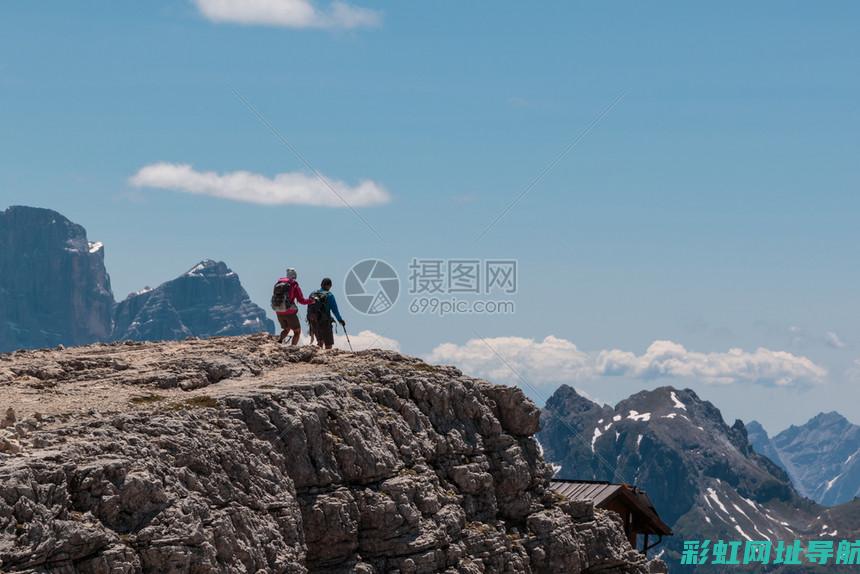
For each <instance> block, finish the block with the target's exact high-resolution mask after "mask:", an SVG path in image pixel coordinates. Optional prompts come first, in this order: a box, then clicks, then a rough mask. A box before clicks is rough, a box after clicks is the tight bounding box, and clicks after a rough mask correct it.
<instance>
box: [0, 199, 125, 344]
mask: <svg viewBox="0 0 860 574" xmlns="http://www.w3.org/2000/svg"><path fill="white" fill-rule="evenodd" d="M113 304H114V300H113V294H112V292H111V286H110V278H109V277H108V274H107V272H106V271H105V266H104V249H103V247H102V245H101V243H97V242H95V243H94V242H90V241H89V240H88V239H87V233H86V231H85V230H84V228H83V227H81V226H80V225H76V224H74V223H72V222H71V221H69V220H68V219H66V218H65V217H63V216H62V215H60V214H59V213H57V212H55V211H51V210H49V209H37V208H33V207H10V208H9V209H7V210H6V211H2V212H0V352H4V351H11V350H14V349H19V348H36V347H49V346H55V345H58V344H60V343H63V344H67V345H82V344H86V343H91V342H93V341H98V340H104V339H107V338H108V337H109V336H110V333H111V313H112V311H113Z"/></svg>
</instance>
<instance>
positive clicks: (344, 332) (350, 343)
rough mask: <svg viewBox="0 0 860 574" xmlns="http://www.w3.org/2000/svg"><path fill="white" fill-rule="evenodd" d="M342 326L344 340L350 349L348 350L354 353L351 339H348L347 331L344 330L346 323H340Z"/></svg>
mask: <svg viewBox="0 0 860 574" xmlns="http://www.w3.org/2000/svg"><path fill="white" fill-rule="evenodd" d="M342 327H343V334H344V335H346V342H347V344H349V350H350V352H352V353H354V352H355V351H353V350H352V341H350V340H349V333H347V332H346V325H342Z"/></svg>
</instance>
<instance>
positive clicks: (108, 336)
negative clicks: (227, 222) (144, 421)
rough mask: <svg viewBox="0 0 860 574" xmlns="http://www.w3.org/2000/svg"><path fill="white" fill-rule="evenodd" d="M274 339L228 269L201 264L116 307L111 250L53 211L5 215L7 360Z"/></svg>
mask: <svg viewBox="0 0 860 574" xmlns="http://www.w3.org/2000/svg"><path fill="white" fill-rule="evenodd" d="M260 331H267V332H274V323H273V322H272V321H271V320H270V319H268V318H267V317H266V313H265V311H264V310H263V309H261V308H260V307H258V306H257V305H255V304H254V303H253V302H252V301H251V299H250V297H249V296H248V293H247V292H246V291H245V289H244V288H243V287H242V284H241V282H240V281H239V277H238V276H237V275H236V273H234V272H233V271H232V270H231V269H230V268H229V267H228V266H227V265H226V264H225V263H223V262H216V261H211V260H206V261H202V262H200V263H199V264H197V265H195V266H194V267H193V268H192V269H191V270H190V271H189V272H187V273H185V274H183V275H181V276H179V277H177V278H176V279H173V280H171V281H168V282H166V283H164V284H162V285H160V286H159V287H157V288H155V289H143V290H141V291H139V292H137V293H133V294H131V295H129V297H128V298H127V299H126V300H125V301H122V302H121V303H119V304H117V303H116V302H115V300H114V295H113V291H112V290H111V284H110V276H109V275H108V273H107V270H106V269H105V264H104V246H103V245H102V244H101V243H99V242H94V241H90V240H89V239H88V238H87V232H86V230H85V229H84V228H83V227H81V226H80V225H78V224H76V223H73V222H71V221H69V220H68V219H67V218H66V217H64V216H62V215H61V214H59V213H57V212H56V211H52V210H50V209H40V208H33V207H20V206H16V207H10V208H8V209H7V210H5V211H0V352H8V351H14V350H16V349H27V348H39V347H54V346H57V345H60V344H63V345H84V344H87V343H93V342H99V341H101V342H107V341H115V340H124V339H134V340H149V341H153V340H162V339H183V338H186V337H189V336H197V337H211V336H217V335H243V334H250V333H256V332H260Z"/></svg>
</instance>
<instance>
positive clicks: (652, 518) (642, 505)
mask: <svg viewBox="0 0 860 574" xmlns="http://www.w3.org/2000/svg"><path fill="white" fill-rule="evenodd" d="M550 489H552V490H553V491H554V492H556V493H558V494H560V495H562V496H564V497H565V498H567V499H569V500H590V501H591V502H592V503H593V504H594V506H597V507H602V506H604V505H605V504H606V503H608V502H609V501H610V500H612V499H614V498H616V497H618V496H621V497H623V498H624V500H626V501H627V502H628V503H629V504H630V505H631V506H633V507H634V508H635V509H636V510H637V511H638V512H639V513H640V514H641V515H643V516H644V517H645V519H646V521H647V523H648V526H649V531H651V533H652V534H662V535H666V536H669V535H671V534H672V529H671V528H669V526H668V525H667V524H666V523H665V522H663V520H661V519H660V516H659V515H658V514H657V509H655V508H654V504H653V503H652V502H651V499H650V498H648V495H647V494H646V493H645V491H644V490H641V489H639V488H636V487H635V486H630V485H628V484H616V483H611V482H605V481H599V480H563V479H555V480H552V481H550Z"/></svg>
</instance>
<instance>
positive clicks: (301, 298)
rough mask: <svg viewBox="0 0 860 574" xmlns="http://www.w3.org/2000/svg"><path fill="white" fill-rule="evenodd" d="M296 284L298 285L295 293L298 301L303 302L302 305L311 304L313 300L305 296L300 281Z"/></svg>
mask: <svg viewBox="0 0 860 574" xmlns="http://www.w3.org/2000/svg"><path fill="white" fill-rule="evenodd" d="M295 286H296V293H295V295H296V301H298V302H299V303H301V304H302V305H310V304H311V300H310V299H305V296H304V294H303V293H302V288H301V287H299V284H298V283H295Z"/></svg>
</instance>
